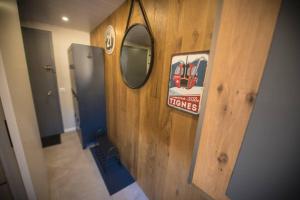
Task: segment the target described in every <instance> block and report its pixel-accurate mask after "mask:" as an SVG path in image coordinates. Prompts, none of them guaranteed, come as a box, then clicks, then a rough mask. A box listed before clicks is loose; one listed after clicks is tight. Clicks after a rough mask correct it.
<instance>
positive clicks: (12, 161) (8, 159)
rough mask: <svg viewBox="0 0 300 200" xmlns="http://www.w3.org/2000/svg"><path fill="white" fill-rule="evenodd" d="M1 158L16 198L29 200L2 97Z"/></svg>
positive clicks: (0, 125) (0, 105)
mask: <svg viewBox="0 0 300 200" xmlns="http://www.w3.org/2000/svg"><path fill="white" fill-rule="evenodd" d="M0 160H1V164H2V167H3V171H4V174H5V177H6V181H7V183H8V186H9V189H10V191H11V195H12V196H13V197H14V199H20V200H27V199H28V198H27V195H26V191H25V187H24V184H23V180H22V177H21V174H20V169H19V166H18V163H17V160H16V156H15V152H14V149H13V144H12V142H11V139H10V134H9V130H8V127H7V121H6V118H5V115H4V111H3V106H2V102H1V99H0Z"/></svg>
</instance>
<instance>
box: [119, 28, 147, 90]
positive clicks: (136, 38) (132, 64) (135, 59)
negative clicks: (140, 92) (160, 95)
mask: <svg viewBox="0 0 300 200" xmlns="http://www.w3.org/2000/svg"><path fill="white" fill-rule="evenodd" d="M120 60H121V72H122V76H123V80H124V82H125V83H126V85H128V87H130V88H139V87H142V86H143V85H144V84H145V83H146V81H147V79H148V77H149V75H150V72H151V67H152V60H153V39H152V36H151V35H150V33H149V30H148V28H147V27H146V26H144V25H142V24H135V25H133V26H131V27H130V28H129V29H128V30H127V31H126V34H125V36H124V38H123V42H122V47H121V59H120Z"/></svg>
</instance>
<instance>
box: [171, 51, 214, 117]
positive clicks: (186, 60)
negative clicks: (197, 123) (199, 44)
mask: <svg viewBox="0 0 300 200" xmlns="http://www.w3.org/2000/svg"><path fill="white" fill-rule="evenodd" d="M207 62H208V52H207V51H206V52H196V53H187V54H180V55H174V56H173V57H172V60H171V71H170V79H169V94H168V105H169V106H171V107H174V108H177V109H179V110H183V111H186V112H189V113H192V114H196V115H197V114H199V113H200V105H201V100H202V94H203V90H204V87H203V83H204V78H205V73H206V68H207Z"/></svg>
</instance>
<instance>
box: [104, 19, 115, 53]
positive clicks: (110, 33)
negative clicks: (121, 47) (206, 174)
mask: <svg viewBox="0 0 300 200" xmlns="http://www.w3.org/2000/svg"><path fill="white" fill-rule="evenodd" d="M104 37H105V38H104V39H105V52H106V53H107V54H112V52H113V51H114V48H115V43H116V33H115V30H114V27H112V26H111V25H109V26H108V27H107V28H106V31H105V34H104Z"/></svg>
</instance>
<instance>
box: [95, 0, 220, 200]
mask: <svg viewBox="0 0 300 200" xmlns="http://www.w3.org/2000/svg"><path fill="white" fill-rule="evenodd" d="M142 2H143V4H144V7H145V10H146V13H147V16H148V19H149V22H150V25H151V29H152V32H153V35H154V40H155V52H154V54H155V55H154V65H153V69H152V72H151V75H150V77H149V80H148V81H147V83H146V84H145V85H144V86H143V87H142V88H141V89H130V88H128V87H126V85H125V84H124V83H123V81H122V76H121V71H120V59H119V56H120V47H121V41H122V38H123V36H124V33H125V27H126V20H127V16H128V12H129V5H130V3H129V1H128V2H126V3H125V4H124V5H122V6H121V7H120V8H119V9H118V10H116V11H115V12H114V13H113V14H112V15H111V16H110V17H109V18H107V19H106V20H105V21H104V22H103V23H102V24H100V25H99V26H98V27H97V28H96V29H95V30H94V31H93V32H92V33H91V43H92V45H95V46H99V47H104V31H105V29H106V27H107V26H108V25H113V27H114V28H115V31H116V48H115V50H114V52H113V53H112V54H111V55H105V84H106V95H107V97H106V98H107V99H106V100H107V119H108V133H109V137H110V138H111V140H112V141H113V142H114V144H116V146H117V147H118V148H119V150H120V154H121V159H122V161H123V162H124V164H125V165H126V166H127V167H128V169H129V170H130V172H131V173H132V174H133V175H134V177H135V178H136V179H137V181H138V183H139V184H140V185H141V187H142V188H143V190H144V191H145V193H146V194H147V196H148V197H149V199H153V200H160V199H162V200H168V199H170V200H171V199H172V200H176V199H184V200H186V199H189V200H194V199H195V200H196V199H197V200H199V199H204V197H203V193H202V192H200V190H199V189H197V188H196V187H195V186H192V185H191V184H188V174H189V169H190V165H191V159H192V150H193V145H194V138H195V131H196V124H197V119H198V117H197V116H193V115H191V114H188V113H184V112H181V111H178V110H175V109H172V108H170V107H168V106H167V92H168V78H169V72H170V61H171V55H172V54H173V53H179V52H190V51H201V50H209V48H210V43H211V34H212V30H213V25H214V24H213V23H214V16H215V6H216V1H215V0H187V1H183V0H177V1H174V0H163V1H162V0H142ZM141 16H142V15H141V13H140V10H139V7H138V6H137V4H136V5H135V7H134V13H133V16H132V18H131V24H133V23H137V22H141V23H144V21H143V18H141Z"/></svg>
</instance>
